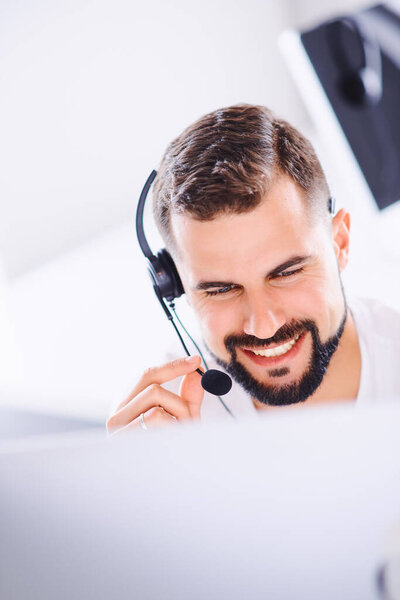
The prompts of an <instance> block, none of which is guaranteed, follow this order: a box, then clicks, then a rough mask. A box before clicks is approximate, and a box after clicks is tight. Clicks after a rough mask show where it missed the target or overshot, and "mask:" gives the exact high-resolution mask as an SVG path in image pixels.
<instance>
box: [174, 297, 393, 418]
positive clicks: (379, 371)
mask: <svg viewBox="0 0 400 600" xmlns="http://www.w3.org/2000/svg"><path fill="white" fill-rule="evenodd" d="M349 305H350V310H351V312H352V314H353V317H354V321H355V324H356V328H357V332H358V335H359V340H360V349H361V381H360V387H359V392H358V396H357V406H360V407H361V406H364V405H372V404H376V403H378V402H379V403H381V402H384V401H387V400H388V401H392V400H398V401H400V313H399V312H398V311H396V310H395V309H393V308H390V307H388V306H385V305H384V304H382V303H380V302H379V301H377V300H372V299H361V298H357V299H352V301H351V302H349ZM202 350H203V348H202ZM171 360H172V358H171ZM206 360H207V365H208V367H209V368H210V369H213V368H214V369H221V367H220V366H219V365H217V363H216V362H215V360H214V359H213V358H212V357H209V355H207V354H206ZM167 387H168V389H170V390H171V391H174V392H175V393H177V391H178V387H179V386H178V385H177V382H171V384H170V385H168V386H167ZM222 399H223V401H224V402H225V404H226V405H227V406H228V408H229V409H230V410H231V411H232V413H233V414H234V415H235V416H242V415H246V414H247V415H248V414H251V413H253V414H254V413H255V412H256V408H255V407H254V405H253V402H252V400H251V398H250V396H249V394H247V392H245V391H244V390H243V388H242V387H241V386H240V385H239V384H237V383H236V382H235V381H233V385H232V389H231V391H230V392H229V393H228V394H226V396H223V398H222ZM201 416H202V419H204V420H207V421H208V420H212V419H217V418H225V417H226V418H231V417H230V415H229V414H228V413H227V411H226V410H225V408H224V407H223V406H222V405H221V403H220V401H219V400H218V398H217V397H216V396H213V395H212V394H209V393H207V392H205V394H204V401H203V404H202V408H201Z"/></svg>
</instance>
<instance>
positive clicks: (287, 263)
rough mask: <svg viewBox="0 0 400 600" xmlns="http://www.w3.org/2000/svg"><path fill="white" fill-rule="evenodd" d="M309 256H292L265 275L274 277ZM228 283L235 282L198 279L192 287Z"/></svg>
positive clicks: (199, 288)
mask: <svg viewBox="0 0 400 600" xmlns="http://www.w3.org/2000/svg"><path fill="white" fill-rule="evenodd" d="M311 258H312V257H311V254H308V255H305V256H293V257H292V258H289V260H286V261H285V262H284V263H281V264H280V265H278V266H277V267H274V268H273V269H272V271H269V273H267V275H266V277H268V278H269V277H275V276H276V275H278V274H279V273H282V271H286V270H287V269H289V268H290V267H295V266H296V265H299V264H301V263H306V262H308V261H309V260H310V259H311ZM230 285H237V284H235V283H234V282H233V281H199V283H197V285H195V287H194V288H193V289H194V290H197V291H201V290H209V289H212V288H221V287H227V286H230Z"/></svg>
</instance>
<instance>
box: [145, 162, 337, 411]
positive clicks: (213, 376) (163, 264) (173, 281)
mask: <svg viewBox="0 0 400 600" xmlns="http://www.w3.org/2000/svg"><path fill="white" fill-rule="evenodd" d="M156 175H157V172H156V171H154V170H153V171H152V172H151V173H150V175H149V177H148V178H147V181H146V183H145V184H144V187H143V189H142V192H141V194H140V197H139V202H138V206H137V210H136V235H137V239H138V242H139V246H140V249H141V251H142V252H143V254H144V256H145V258H146V260H147V268H148V272H149V274H150V277H151V280H152V283H153V289H154V292H155V294H156V297H157V299H158V301H159V303H160V305H161V306H162V309H163V311H164V313H165V315H166V317H167V319H168V320H169V321H170V323H171V324H172V326H173V327H174V329H175V332H176V333H177V335H178V337H179V340H180V342H181V344H182V346H183V348H184V350H185V352H186V354H187V355H188V356H190V352H189V350H188V348H187V347H186V344H185V342H184V340H183V338H182V336H181V334H180V332H179V329H178V327H177V326H176V323H175V321H174V316H175V318H176V320H177V321H178V323H179V325H180V326H181V327H182V329H183V330H184V331H185V333H186V335H187V336H188V337H189V339H190V340H191V342H192V343H193V345H194V346H195V347H196V349H197V351H198V353H199V354H200V356H201V358H202V360H203V363H204V365H205V367H206V371H205V372H204V371H202V370H201V369H196V371H197V372H198V373H199V375H201V385H202V387H203V388H204V389H205V390H206V391H207V392H209V393H210V394H214V395H215V396H217V397H218V399H219V401H220V402H221V404H222V406H223V407H224V408H225V410H226V411H227V412H228V413H229V414H230V415H231V416H233V414H232V413H231V411H230V410H229V408H228V407H227V406H226V404H225V403H224V401H223V400H222V398H221V396H224V395H225V394H227V393H228V392H229V391H230V390H231V388H232V379H231V378H230V377H229V375H227V374H226V373H224V372H223V371H219V370H217V369H208V367H207V363H206V361H205V359H204V356H203V354H202V352H201V350H200V348H199V347H198V345H197V344H196V342H195V341H194V339H193V338H192V337H191V335H190V334H189V333H188V331H187V330H186V328H185V327H184V325H183V323H182V321H181V320H180V319H179V317H178V315H177V313H176V310H175V304H174V301H175V300H176V299H177V298H179V297H180V296H182V294H184V293H185V290H184V288H183V285H182V281H181V278H180V277H179V273H178V270H177V268H176V266H175V263H174V261H173V258H172V256H171V255H170V253H169V252H168V251H167V250H166V249H165V248H164V249H162V250H160V251H159V252H158V253H157V254H156V255H155V254H153V252H152V251H151V249H150V246H149V244H148V242H147V239H146V236H145V233H144V226H143V212H144V206H145V202H146V198H147V195H148V193H149V190H150V187H151V184H152V183H153V181H154V179H155V177H156ZM328 210H329V212H330V213H332V214H334V212H335V199H334V198H332V197H331V198H329V199H328ZM171 311H172V312H171ZM172 313H173V314H172Z"/></svg>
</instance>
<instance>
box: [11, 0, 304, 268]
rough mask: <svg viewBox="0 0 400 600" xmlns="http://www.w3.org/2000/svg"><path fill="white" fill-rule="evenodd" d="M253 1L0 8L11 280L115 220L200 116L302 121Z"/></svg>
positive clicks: (272, 28) (269, 7) (264, 5)
mask: <svg viewBox="0 0 400 600" xmlns="http://www.w3.org/2000/svg"><path fill="white" fill-rule="evenodd" d="M288 20H290V16H289V15H287V14H286V4H285V3H284V2H278V1H273V2H264V1H262V0H238V1H235V2H231V1H230V0H218V1H217V2H215V1H214V0H203V2H201V3H200V2H193V1H189V2H188V1H187V0H169V1H168V2H163V0H154V1H153V2H141V1H139V0H133V1H132V0H112V1H111V0H68V2H52V1H50V0H19V1H18V2H2V3H1V6H0V87H1V90H2V93H1V96H0V130H1V138H0V163H1V165H2V169H1V176H0V198H1V201H0V248H1V247H2V248H3V252H4V257H5V260H6V266H7V269H8V272H9V273H10V275H12V276H15V275H16V274H19V273H22V272H25V271H26V270H28V269H30V268H32V267H34V266H36V265H38V264H40V263H43V262H44V261H46V260H48V259H49V258H51V257H53V256H55V255H58V254H61V253H63V252H64V251H66V250H68V249H71V248H73V247H75V246H77V245H79V244H81V243H82V242H83V241H84V240H86V239H88V238H89V237H91V236H93V235H96V234H98V233H99V232H101V231H104V230H108V229H110V228H112V227H115V226H116V225H118V224H121V223H124V222H126V220H127V219H128V217H129V215H131V214H132V205H133V202H134V201H135V199H136V197H137V195H138V193H139V191H140V189H141V186H142V181H143V180H144V179H145V177H146V176H147V174H148V172H149V171H150V170H151V168H153V167H157V165H158V164H159V162H160V159H161V156H162V153H163V151H164V149H165V148H166V146H167V144H168V143H169V142H170V141H171V139H172V138H174V137H175V136H176V135H178V134H179V133H180V132H181V131H182V129H183V128H184V127H186V126H187V125H188V124H189V123H191V122H193V121H194V120H195V119H197V118H198V117H200V116H201V115H203V114H205V113H206V112H208V111H209V110H214V109H216V108H218V107H220V106H226V105H230V104H234V103H237V102H253V103H265V104H267V105H270V106H271V107H274V108H275V109H277V110H279V111H280V112H281V113H283V114H287V115H289V116H291V117H293V118H295V120H296V119H297V118H299V117H300V118H301V117H304V112H303V110H302V107H301V106H300V104H299V103H298V102H297V103H296V101H295V99H296V98H297V94H296V90H295V89H294V86H293V84H292V83H291V81H290V78H289V76H288V73H287V71H286V69H285V66H284V64H283V61H282V58H281V57H280V55H279V52H278V49H277V46H276V38H277V36H278V33H279V31H280V30H281V29H283V28H284V27H287V24H288Z"/></svg>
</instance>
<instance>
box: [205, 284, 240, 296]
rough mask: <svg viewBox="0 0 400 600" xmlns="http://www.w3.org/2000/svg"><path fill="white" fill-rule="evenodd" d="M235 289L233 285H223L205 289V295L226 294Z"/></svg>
mask: <svg viewBox="0 0 400 600" xmlns="http://www.w3.org/2000/svg"><path fill="white" fill-rule="evenodd" d="M234 289H236V286H235V285H225V286H224V287H220V288H217V289H215V290H206V296H217V295H219V294H221V295H222V294H227V293H228V292H231V291H232V290H234Z"/></svg>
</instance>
